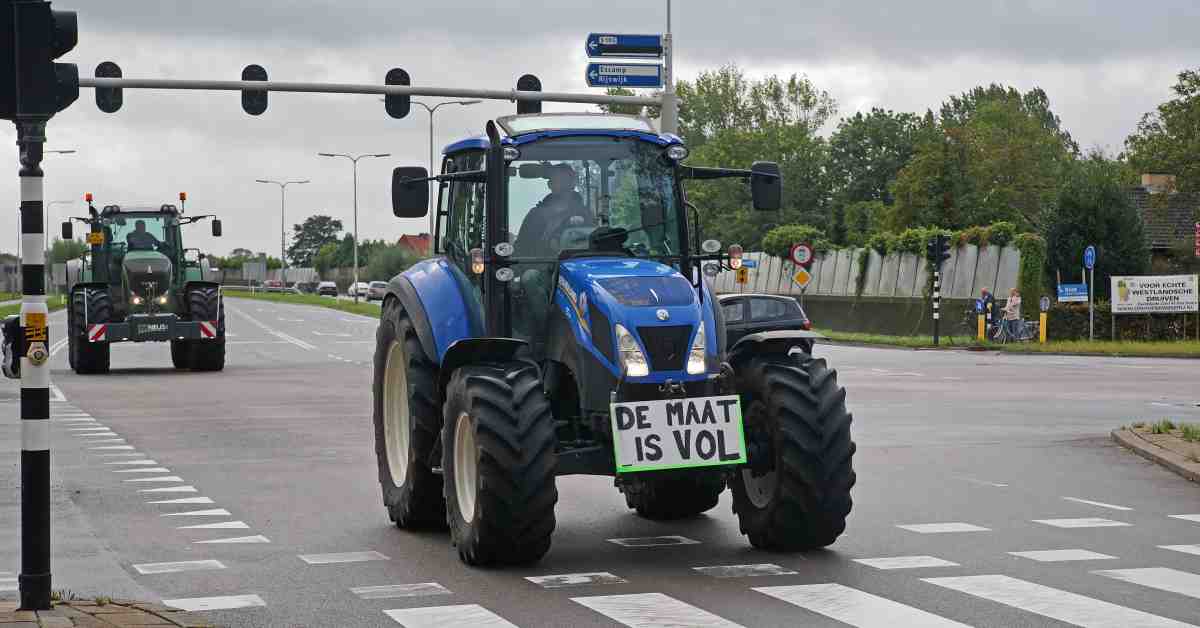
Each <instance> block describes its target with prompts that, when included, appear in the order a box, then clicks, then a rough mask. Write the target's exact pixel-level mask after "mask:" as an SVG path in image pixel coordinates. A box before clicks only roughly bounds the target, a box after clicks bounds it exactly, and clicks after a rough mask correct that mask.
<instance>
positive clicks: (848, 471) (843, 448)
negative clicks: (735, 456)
mask: <svg viewBox="0 0 1200 628" xmlns="http://www.w3.org/2000/svg"><path fill="white" fill-rule="evenodd" d="M738 392H739V393H740V394H741V396H742V412H743V416H744V419H745V420H744V421H743V424H744V429H745V430H746V440H747V443H748V444H750V445H751V446H752V447H753V448H754V450H755V451H758V452H760V453H759V454H758V457H759V459H755V457H754V456H751V459H750V460H749V464H748V465H745V466H742V467H739V468H738V469H737V470H736V471H735V475H734V478H733V480H731V482H730V485H731V486H730V488H731V489H732V491H733V510H734V512H735V513H736V514H737V516H738V522H739V524H740V526H741V530H742V533H743V534H745V535H747V536H748V537H749V538H750V543H751V544H752V545H754V546H755V547H758V548H760V549H766V550H779V551H798V550H806V549H815V548H819V547H825V546H827V545H830V544H832V543H833V542H834V541H835V540H837V537H838V536H839V535H840V534H841V533H842V532H843V531H845V529H846V517H847V515H849V514H850V508H851V505H852V502H851V499H850V489H851V487H853V486H854V482H855V474H854V468H853V466H852V465H851V459H852V458H853V457H854V450H855V445H854V441H852V440H851V439H850V422H851V416H850V413H849V412H847V411H846V390H845V389H844V388H842V387H841V386H838V383H837V373H836V372H835V371H833V370H831V369H829V368H828V367H827V366H826V364H825V360H823V359H814V358H812V356H810V355H808V354H804V353H799V354H797V355H763V356H757V357H754V358H751V359H749V360H747V361H746V362H745V364H744V365H742V367H741V368H739V369H738Z"/></svg>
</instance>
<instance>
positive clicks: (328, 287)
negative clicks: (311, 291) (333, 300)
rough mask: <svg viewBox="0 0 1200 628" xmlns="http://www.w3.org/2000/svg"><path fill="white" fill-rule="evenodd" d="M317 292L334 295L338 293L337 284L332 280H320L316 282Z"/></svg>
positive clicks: (322, 294) (327, 295)
mask: <svg viewBox="0 0 1200 628" xmlns="http://www.w3.org/2000/svg"><path fill="white" fill-rule="evenodd" d="M317 294H319V295H321V296H323V297H336V296H337V295H338V289H337V284H336V283H333V282H332V281H322V282H321V283H319V284H317Z"/></svg>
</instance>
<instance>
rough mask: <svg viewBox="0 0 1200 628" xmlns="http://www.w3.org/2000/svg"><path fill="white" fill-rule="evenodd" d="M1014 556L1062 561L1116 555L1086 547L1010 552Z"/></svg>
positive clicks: (1103, 558)
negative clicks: (1086, 548)
mask: <svg viewBox="0 0 1200 628" xmlns="http://www.w3.org/2000/svg"><path fill="white" fill-rule="evenodd" d="M1009 554H1012V555H1013V556H1020V557H1021V558H1028V559H1030V560H1036V561H1037V562H1039V563H1062V562H1071V561H1078V560H1115V559H1116V558H1117V557H1116V556H1109V555H1108V554H1101V553H1099V552H1093V551H1091V550H1085V549H1060V550H1032V551H1027V552H1009Z"/></svg>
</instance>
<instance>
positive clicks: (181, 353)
mask: <svg viewBox="0 0 1200 628" xmlns="http://www.w3.org/2000/svg"><path fill="white" fill-rule="evenodd" d="M191 358H192V352H191V346H189V345H188V341H186V340H172V341H171V364H172V365H174V366H175V368H177V369H186V368H191V367H192V360H191Z"/></svg>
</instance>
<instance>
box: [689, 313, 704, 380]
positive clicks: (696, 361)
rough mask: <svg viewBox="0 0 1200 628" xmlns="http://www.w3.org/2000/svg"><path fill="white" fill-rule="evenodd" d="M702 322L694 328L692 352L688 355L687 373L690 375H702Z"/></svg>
mask: <svg viewBox="0 0 1200 628" xmlns="http://www.w3.org/2000/svg"><path fill="white" fill-rule="evenodd" d="M704 343H705V338H704V321H700V326H699V327H697V328H696V339H695V340H693V341H692V350H691V352H690V353H688V361H687V372H688V374H690V375H700V374H701V373H704Z"/></svg>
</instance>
